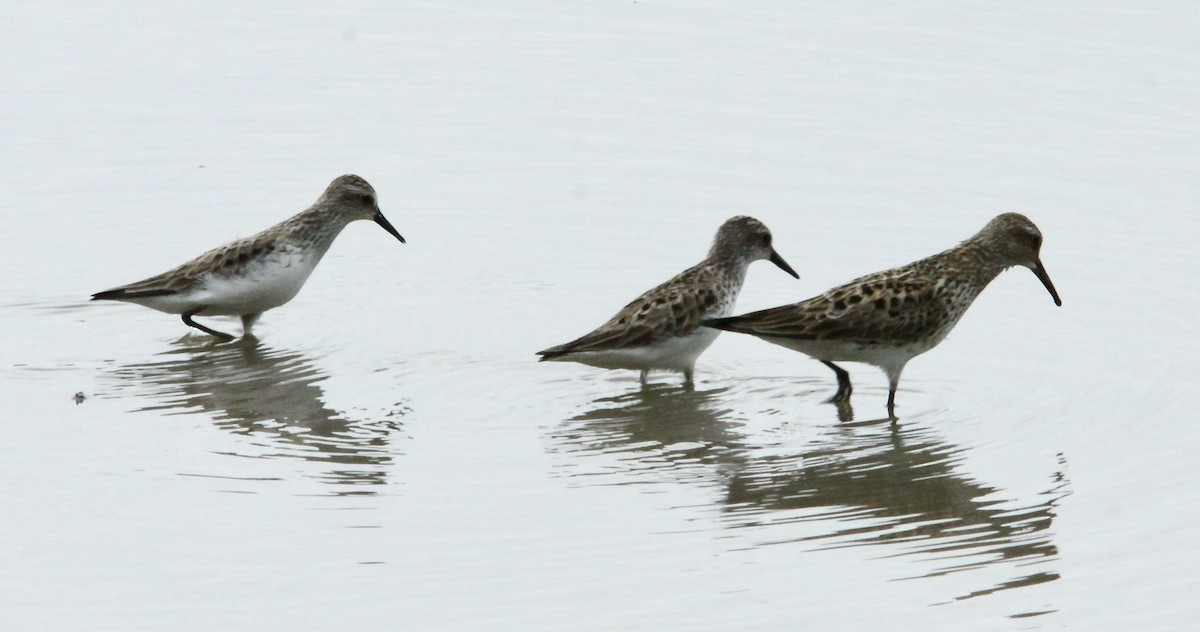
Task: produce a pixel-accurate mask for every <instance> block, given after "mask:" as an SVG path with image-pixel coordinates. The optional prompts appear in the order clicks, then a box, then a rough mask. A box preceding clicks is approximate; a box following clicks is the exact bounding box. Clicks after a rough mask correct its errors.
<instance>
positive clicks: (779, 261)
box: [768, 249, 800, 279]
mask: <svg viewBox="0 0 1200 632" xmlns="http://www.w3.org/2000/svg"><path fill="white" fill-rule="evenodd" d="M768 261H770V262H771V263H773V264H775V265H777V266H779V269H780V270H783V271H784V272H787V273H788V274H790V275H792V276H794V277H796V278H797V279H799V278H800V275H799V274H796V271H795V270H793V269H792V266H789V265H788V262H786V261H784V260H783V257H780V256H779V253H778V252H775V250H774V249H772V250H771V257H770V259H768Z"/></svg>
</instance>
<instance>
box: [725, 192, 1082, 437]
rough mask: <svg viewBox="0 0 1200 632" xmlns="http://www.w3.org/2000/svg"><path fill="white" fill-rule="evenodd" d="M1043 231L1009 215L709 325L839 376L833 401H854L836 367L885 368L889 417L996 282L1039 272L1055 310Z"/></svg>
mask: <svg viewBox="0 0 1200 632" xmlns="http://www.w3.org/2000/svg"><path fill="white" fill-rule="evenodd" d="M1041 247H1042V233H1041V231H1040V230H1038V228H1037V226H1035V225H1034V223H1033V222H1032V221H1030V220H1029V218H1028V217H1025V216H1024V215H1021V214H1020V213H1003V214H1001V215H998V216H996V217H995V218H993V219H992V220H991V221H989V222H988V223H987V225H986V226H984V227H983V229H982V230H980V231H979V232H978V233H976V234H975V235H974V236H972V237H970V238H969V239H967V240H966V241H963V242H962V243H960V244H959V245H957V246H955V247H953V248H950V249H949V250H946V251H944V252H941V253H938V254H936V255H933V256H931V257H927V258H925V259H921V260H920V261H915V262H913V263H910V264H908V265H904V266H900V267H898V268H892V269H891V270H884V271H882V272H876V273H874V274H869V275H867V276H864V277H860V278H857V279H854V280H853V281H850V282H849V283H846V284H845V285H840V286H838V287H835V288H833V289H831V290H829V291H827V292H825V293H824V294H821V295H818V296H814V297H812V298H809V299H806V300H803V301H800V302H799V303H794V304H791V305H783V306H780V307H773V308H770V309H764V310H760V311H756V312H750V313H748V314H743V315H741V316H733V317H727V318H710V319H706V320H704V321H702V323H701V324H702V325H703V326H705V327H711V328H714V329H719V330H725V331H733V332H737V333H743V334H750V335H751V336H755V337H758V338H761V339H763V340H765V341H767V342H771V343H774V344H777V345H780V346H782V347H786V348H788V349H792V350H794V351H799V352H801V353H804V354H807V355H809V356H811V357H813V358H815V359H817V360H819V361H820V362H821V363H823V364H824V365H825V366H827V367H829V368H830V369H833V372H834V374H835V375H837V381H838V388H837V392H836V393H835V394H834V396H833V397H832V398H831V399H830V400H829V401H830V402H834V403H844V402H847V401H848V400H849V398H850V393H851V391H852V387H851V385H850V374H849V373H847V372H846V370H845V369H843V368H841V367H840V366H838V365H837V364H835V362H843V361H845V362H862V363H866V364H871V365H874V366H876V367H879V368H880V369H882V370H883V372H884V373H885V374H886V375H887V378H888V401H887V408H888V415H889V417H891V418H892V419H895V418H896V388H897V386H898V385H899V383H900V374H901V373H902V372H903V371H904V367H905V365H906V364H908V361H909V360H912V359H913V358H914V357H916V356H918V355H920V354H922V353H925V352H926V351H929V350H930V349H933V348H934V347H936V346H937V345H938V343H940V342H941V341H942V340H943V339H944V338H945V337H946V335H947V334H949V333H950V330H951V329H953V328H954V326H955V325H956V324H957V323H958V321H959V319H960V318H962V315H963V314H964V313H965V312H966V311H967V308H968V307H970V306H971V303H972V302H974V300H975V298H976V297H978V296H979V294H980V292H982V291H983V289H984V288H985V287H987V285H988V284H989V283H991V282H992V280H993V279H995V278H996V277H997V276H998V275H999V274H1000V273H1001V272H1003V271H1004V270H1007V269H1008V268H1011V267H1014V266H1024V267H1026V268H1029V269H1030V270H1032V271H1033V273H1034V275H1036V276H1037V278H1038V280H1039V281H1041V282H1042V285H1043V286H1045V288H1046V290H1047V291H1048V292H1050V296H1051V297H1052V298H1053V299H1054V304H1055V305H1058V306H1062V299H1061V298H1059V296H1058V291H1057V290H1056V289H1055V288H1054V284H1053V283H1052V282H1051V281H1050V275H1048V274H1047V273H1046V268H1045V266H1043V265H1042V260H1041Z"/></svg>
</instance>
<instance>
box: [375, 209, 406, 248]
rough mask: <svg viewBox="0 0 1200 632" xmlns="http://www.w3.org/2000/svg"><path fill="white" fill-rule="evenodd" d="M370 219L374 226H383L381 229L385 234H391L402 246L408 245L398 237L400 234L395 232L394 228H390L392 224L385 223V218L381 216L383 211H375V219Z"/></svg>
mask: <svg viewBox="0 0 1200 632" xmlns="http://www.w3.org/2000/svg"><path fill="white" fill-rule="evenodd" d="M371 219H373V220H375V223H376V224H379V225H380V226H383V229H384V230H386V231H387V232H389V233H391V234H392V237H395V238H396V239H399V240H400V243H402V244H405V243H408V242H406V241H404V238H403V237H401V236H400V232H399V231H397V230H396V228H395V227H394V226H392V223H391V222H389V221H387V218H386V217H384V216H383V211H375V217H372V218H371Z"/></svg>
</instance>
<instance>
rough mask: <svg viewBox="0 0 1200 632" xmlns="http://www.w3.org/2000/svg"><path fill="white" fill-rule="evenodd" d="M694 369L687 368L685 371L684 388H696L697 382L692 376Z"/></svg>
mask: <svg viewBox="0 0 1200 632" xmlns="http://www.w3.org/2000/svg"><path fill="white" fill-rule="evenodd" d="M692 371H693V370H692V369H685V370H684V371H683V388H684V390H688V391H690V390H693V389H695V388H696V383H695V382H694V381H693V380H692V377H693V373H692Z"/></svg>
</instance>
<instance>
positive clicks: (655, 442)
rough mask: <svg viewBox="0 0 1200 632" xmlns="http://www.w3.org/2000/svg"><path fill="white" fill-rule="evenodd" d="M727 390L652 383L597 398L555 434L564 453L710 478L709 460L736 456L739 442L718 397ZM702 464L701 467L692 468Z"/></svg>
mask: <svg viewBox="0 0 1200 632" xmlns="http://www.w3.org/2000/svg"><path fill="white" fill-rule="evenodd" d="M727 390H728V389H723V388H722V389H713V390H704V391H701V390H689V389H679V388H671V387H668V386H659V385H651V386H649V387H647V388H644V389H641V390H638V391H630V392H626V393H623V394H621V395H618V396H616V397H605V398H601V399H598V400H596V402H595V404H596V406H595V407H594V408H592V409H591V410H589V411H587V412H584V413H582V414H580V415H578V416H576V417H574V418H572V419H571V420H569V421H568V422H567V423H566V424H564V425H562V426H561V427H560V428H558V429H557V430H556V431H555V438H556V439H557V441H558V443H559V444H560V445H562V446H563V447H562V449H561V451H563V452H583V453H585V454H615V455H618V458H619V459H620V461H621V463H622V467H621V468H619V469H621V470H626V471H633V472H640V473H649V472H656V473H660V474H667V475H669V476H670V477H671V478H676V479H677V478H681V477H682V478H687V477H689V475H694V476H698V477H702V478H710V477H711V474H710V471H709V470H708V469H707V466H708V465H717V466H722V465H723V464H728V463H730V462H735V461H736V459H737V457H736V455H734V454H731V453H730V452H729V448H730V447H731V446H735V445H736V444H737V442H738V434H737V432H736V428H735V427H734V426H733V424H731V422H729V421H726V420H724V417H725V416H726V415H728V414H729V412H730V411H729V410H728V409H726V408H723V406H724V404H723V403H722V401H721V397H720V396H721V395H722V394H724V393H725V392H726V391H727ZM700 464H704V465H705V466H706V467H705V469H700V470H695V469H693V468H692V467H691V466H695V465H700ZM594 473H597V474H599V473H601V472H594ZM603 473H613V470H612V469H611V468H606V469H605V470H604V472H603Z"/></svg>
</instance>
